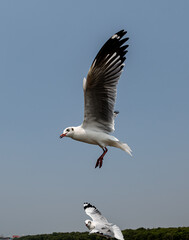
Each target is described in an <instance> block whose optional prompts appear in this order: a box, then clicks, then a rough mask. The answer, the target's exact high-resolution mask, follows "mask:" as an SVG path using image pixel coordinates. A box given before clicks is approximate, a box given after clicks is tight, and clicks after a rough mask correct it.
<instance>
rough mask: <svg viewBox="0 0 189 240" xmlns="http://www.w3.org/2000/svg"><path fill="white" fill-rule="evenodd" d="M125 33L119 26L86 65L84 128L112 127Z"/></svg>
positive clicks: (112, 128) (107, 130)
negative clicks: (88, 66)
mask: <svg viewBox="0 0 189 240" xmlns="http://www.w3.org/2000/svg"><path fill="white" fill-rule="evenodd" d="M126 33H127V32H125V31H124V30H121V31H119V32H117V33H116V34H114V35H113V36H112V37H111V38H110V39H109V40H108V41H107V42H106V43H105V44H104V46H103V47H102V48H101V49H100V51H99V52H98V54H97V56H96V57H95V59H94V61H93V63H92V65H91V67H90V69H89V72H88V75H87V79H85V78H84V80H83V90H84V104H85V111H84V121H83V127H84V128H87V127H89V128H94V129H96V130H102V131H104V132H107V133H108V132H112V131H113V130H114V105H115V99H116V93H117V90H116V85H117V83H118V80H119V78H120V75H121V73H122V71H123V70H122V69H123V67H124V64H123V63H124V61H125V59H126V57H125V55H126V53H127V51H126V49H127V47H128V45H123V44H124V43H125V42H126V41H127V40H128V39H129V38H123V36H124V35H125V34H126ZM122 38H123V39H122Z"/></svg>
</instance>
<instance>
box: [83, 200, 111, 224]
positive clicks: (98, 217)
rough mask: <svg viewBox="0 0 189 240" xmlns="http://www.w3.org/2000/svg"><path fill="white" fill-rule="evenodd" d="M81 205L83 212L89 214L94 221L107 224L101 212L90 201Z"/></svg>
mask: <svg viewBox="0 0 189 240" xmlns="http://www.w3.org/2000/svg"><path fill="white" fill-rule="evenodd" d="M83 207H84V210H85V213H86V214H87V215H89V217H91V218H92V220H93V221H94V222H97V223H102V224H108V221H107V219H106V218H105V217H104V216H102V214H101V212H100V211H99V210H98V209H97V208H96V207H95V206H93V205H91V204H90V203H84V205H83Z"/></svg>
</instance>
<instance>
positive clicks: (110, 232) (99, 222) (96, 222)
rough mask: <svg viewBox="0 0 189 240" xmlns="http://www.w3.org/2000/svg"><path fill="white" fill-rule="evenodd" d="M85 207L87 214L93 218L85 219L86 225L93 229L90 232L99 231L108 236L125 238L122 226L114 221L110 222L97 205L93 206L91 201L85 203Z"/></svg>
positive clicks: (121, 239) (120, 239) (98, 232)
mask: <svg viewBox="0 0 189 240" xmlns="http://www.w3.org/2000/svg"><path fill="white" fill-rule="evenodd" d="M83 207H84V210H85V212H86V214H87V215H88V216H90V217H91V218H92V220H93V221H91V220H86V221H85V225H86V226H87V228H88V229H89V230H91V231H90V233H89V234H92V233H97V234H100V235H103V236H105V237H107V238H117V239H119V240H124V238H123V234H122V232H121V230H120V228H119V227H118V226H116V225H114V224H112V223H109V222H108V221H107V219H106V218H105V217H103V216H102V214H101V213H100V212H99V210H98V209H97V208H96V207H95V206H92V205H91V204H90V203H84V205H83Z"/></svg>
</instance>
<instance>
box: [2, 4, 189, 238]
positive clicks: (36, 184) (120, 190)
mask: <svg viewBox="0 0 189 240" xmlns="http://www.w3.org/2000/svg"><path fill="white" fill-rule="evenodd" d="M188 9H189V2H188V1H187V0H182V1H163V0H160V1H151V0H149V1H147V0H144V1H139V0H138V1H121V0H120V1H108V0H105V1H87V0H86V1H84V0H81V1H69V2H68V1H58V0H56V1H46V0H44V1H42V0H39V1H37V0H32V1H20V0H17V1H13V0H12V1H11V0H10V1H7V0H6V1H5V0H2V1H0V31H1V34H0V35H1V38H0V66H1V71H0V109H1V118H0V125H1V134H0V190H1V204H0V234H3V235H12V234H20V235H21V234H38V233H51V232H66V231H87V229H86V227H85V225H84V221H85V219H87V218H88V216H86V215H85V213H84V211H83V202H85V201H88V202H91V203H92V204H94V205H96V206H97V207H98V208H99V209H100V210H101V212H102V213H103V214H104V215H105V216H106V217H107V218H108V220H109V221H110V222H114V223H116V224H117V225H118V226H120V228H121V229H126V228H133V229H134V228H138V227H149V228H152V227H169V226H175V227H177V226H188V216H189V208H188V202H189V191H188V190H189V189H188V182H189V174H188V171H189V153H188V146H189V140H188V135H189V128H188V122H189V110H188V109H189V106H188V101H189V94H188V89H189V67H188V66H189V47H188V42H189V31H188V22H189V15H188ZM121 29H125V30H127V31H128V36H129V38H130V39H129V45H130V46H129V49H128V50H129V52H128V55H127V60H126V66H125V69H124V70H125V71H124V72H123V74H122V76H121V79H120V82H119V84H118V96H117V102H116V109H118V110H119V111H120V114H119V116H118V117H117V118H116V126H115V127H116V131H115V133H114V135H115V136H116V137H118V138H119V139H120V140H121V141H123V142H127V143H128V144H129V146H130V147H131V148H132V150H133V157H132V158H131V157H130V156H129V155H127V154H126V153H125V152H123V151H121V150H119V149H115V148H109V151H108V153H107V155H106V157H105V159H104V165H103V168H102V169H100V170H99V169H94V166H95V163H96V160H97V158H98V157H99V155H100V154H101V149H100V148H99V147H97V146H92V145H87V144H84V143H80V142H76V141H73V140H71V139H59V135H60V134H61V132H62V130H63V129H64V128H66V127H67V126H77V125H79V124H80V123H81V122H82V120H83V90H82V81H83V77H85V76H86V75H87V72H88V69H89V67H90V65H91V63H92V61H93V59H94V57H95V55H96V54H97V52H98V50H99V49H100V48H101V46H102V45H103V44H104V43H105V41H106V40H107V39H108V38H109V37H110V36H111V35H113V34H114V33H115V32H117V31H119V30H121Z"/></svg>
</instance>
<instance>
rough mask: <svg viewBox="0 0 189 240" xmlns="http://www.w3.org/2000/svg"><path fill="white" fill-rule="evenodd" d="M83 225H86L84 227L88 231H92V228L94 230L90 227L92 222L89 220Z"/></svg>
mask: <svg viewBox="0 0 189 240" xmlns="http://www.w3.org/2000/svg"><path fill="white" fill-rule="evenodd" d="M85 225H86V227H87V228H88V229H89V230H90V229H92V228H94V227H92V222H91V220H85Z"/></svg>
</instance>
